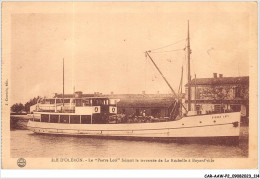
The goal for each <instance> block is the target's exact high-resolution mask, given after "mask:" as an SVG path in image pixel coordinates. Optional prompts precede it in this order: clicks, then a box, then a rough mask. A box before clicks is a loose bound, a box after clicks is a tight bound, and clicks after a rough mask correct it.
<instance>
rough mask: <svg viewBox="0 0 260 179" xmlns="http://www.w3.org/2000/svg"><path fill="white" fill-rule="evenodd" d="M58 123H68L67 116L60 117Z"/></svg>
mask: <svg viewBox="0 0 260 179" xmlns="http://www.w3.org/2000/svg"><path fill="white" fill-rule="evenodd" d="M60 123H69V115H61V116H60Z"/></svg>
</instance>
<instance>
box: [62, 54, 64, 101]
mask: <svg viewBox="0 0 260 179" xmlns="http://www.w3.org/2000/svg"><path fill="white" fill-rule="evenodd" d="M62 86H63V90H62V106H64V58H63V85H62Z"/></svg>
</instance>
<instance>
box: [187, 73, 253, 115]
mask: <svg viewBox="0 0 260 179" xmlns="http://www.w3.org/2000/svg"><path fill="white" fill-rule="evenodd" d="M190 85H191V110H192V111H198V113H218V112H229V111H230V112H231V111H241V116H242V117H248V116H249V77H248V76H242V77H223V74H219V76H218V75H217V73H214V74H213V78H194V79H192V80H191V84H190ZM185 90H186V91H185V92H186V93H185V94H186V95H185V102H186V104H187V103H188V97H187V94H188V92H187V91H188V84H186V85H185Z"/></svg>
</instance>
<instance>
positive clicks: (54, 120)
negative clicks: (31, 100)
mask: <svg viewBox="0 0 260 179" xmlns="http://www.w3.org/2000/svg"><path fill="white" fill-rule="evenodd" d="M58 122H59V115H50V123H58Z"/></svg>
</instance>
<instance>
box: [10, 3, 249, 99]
mask: <svg viewBox="0 0 260 179" xmlns="http://www.w3.org/2000/svg"><path fill="white" fill-rule="evenodd" d="M58 6H60V7H61V8H62V7H63V4H58ZM65 6H66V8H67V9H69V10H68V11H67V10H64V12H63V11H62V10H60V9H59V10H57V13H56V12H55V9H54V7H50V8H51V9H52V11H51V12H48V10H47V11H41V10H37V7H38V8H39V9H40V6H39V4H38V5H37V7H36V8H35V10H34V12H33V13H32V12H30V13H16V14H13V15H12V19H11V85H12V88H11V103H16V102H22V103H25V102H27V101H28V100H29V99H31V98H33V97H35V96H38V95H39V96H50V95H51V94H53V93H62V60H63V59H64V61H65V93H73V90H74V87H75V90H76V91H83V93H94V92H101V93H103V94H108V93H110V92H111V91H113V92H114V93H120V94H122V93H125V94H127V93H142V91H146V93H157V92H158V91H159V92H160V93H170V89H169V87H168V86H167V85H166V83H165V82H164V81H163V79H162V78H161V76H160V74H159V73H158V72H157V70H156V68H155V67H154V66H153V64H152V63H151V61H150V60H149V58H147V57H146V56H145V53H144V52H145V51H147V50H150V49H156V48H159V47H163V46H167V45H169V44H173V43H176V42H178V43H176V44H174V45H172V46H169V47H166V48H163V49H159V50H157V51H152V52H160V53H151V56H152V58H153V59H154V61H155V63H156V64H157V65H158V66H159V68H160V69H161V71H162V72H163V74H164V75H165V76H166V78H167V79H168V81H169V82H170V84H171V85H172V86H173V88H174V90H176V91H177V89H178V87H179V84H180V79H181V68H182V66H183V68H184V82H183V85H185V83H186V82H187V58H186V55H185V54H186V51H184V50H178V51H172V50H175V49H184V48H185V46H186V39H187V22H188V20H189V23H190V38H191V39H190V40H191V49H192V54H191V75H192V78H193V77H194V75H195V74H196V76H197V78H208V77H212V76H213V73H215V72H216V73H221V74H223V75H224V77H225V76H226V77H229V76H248V75H249V33H250V32H251V31H250V23H249V19H250V16H249V12H248V11H249V9H247V8H246V7H245V6H243V5H241V4H238V5H237V6H236V4H233V5H232V6H231V5H230V4H228V5H227V6H225V3H213V2H212V3H207V2H205V3H203V4H202V3H200V4H198V3H192V2H189V3H180V2H175V3H174V2H173V3H130V4H129V3H128V4H127V6H126V4H124V3H115V2H114V3H113V2H110V3H105V4H104V3H76V4H72V5H71V4H70V5H68V4H66V5H65ZM164 51H167V52H164ZM168 51H171V52H168ZM161 52H163V53H161Z"/></svg>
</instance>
